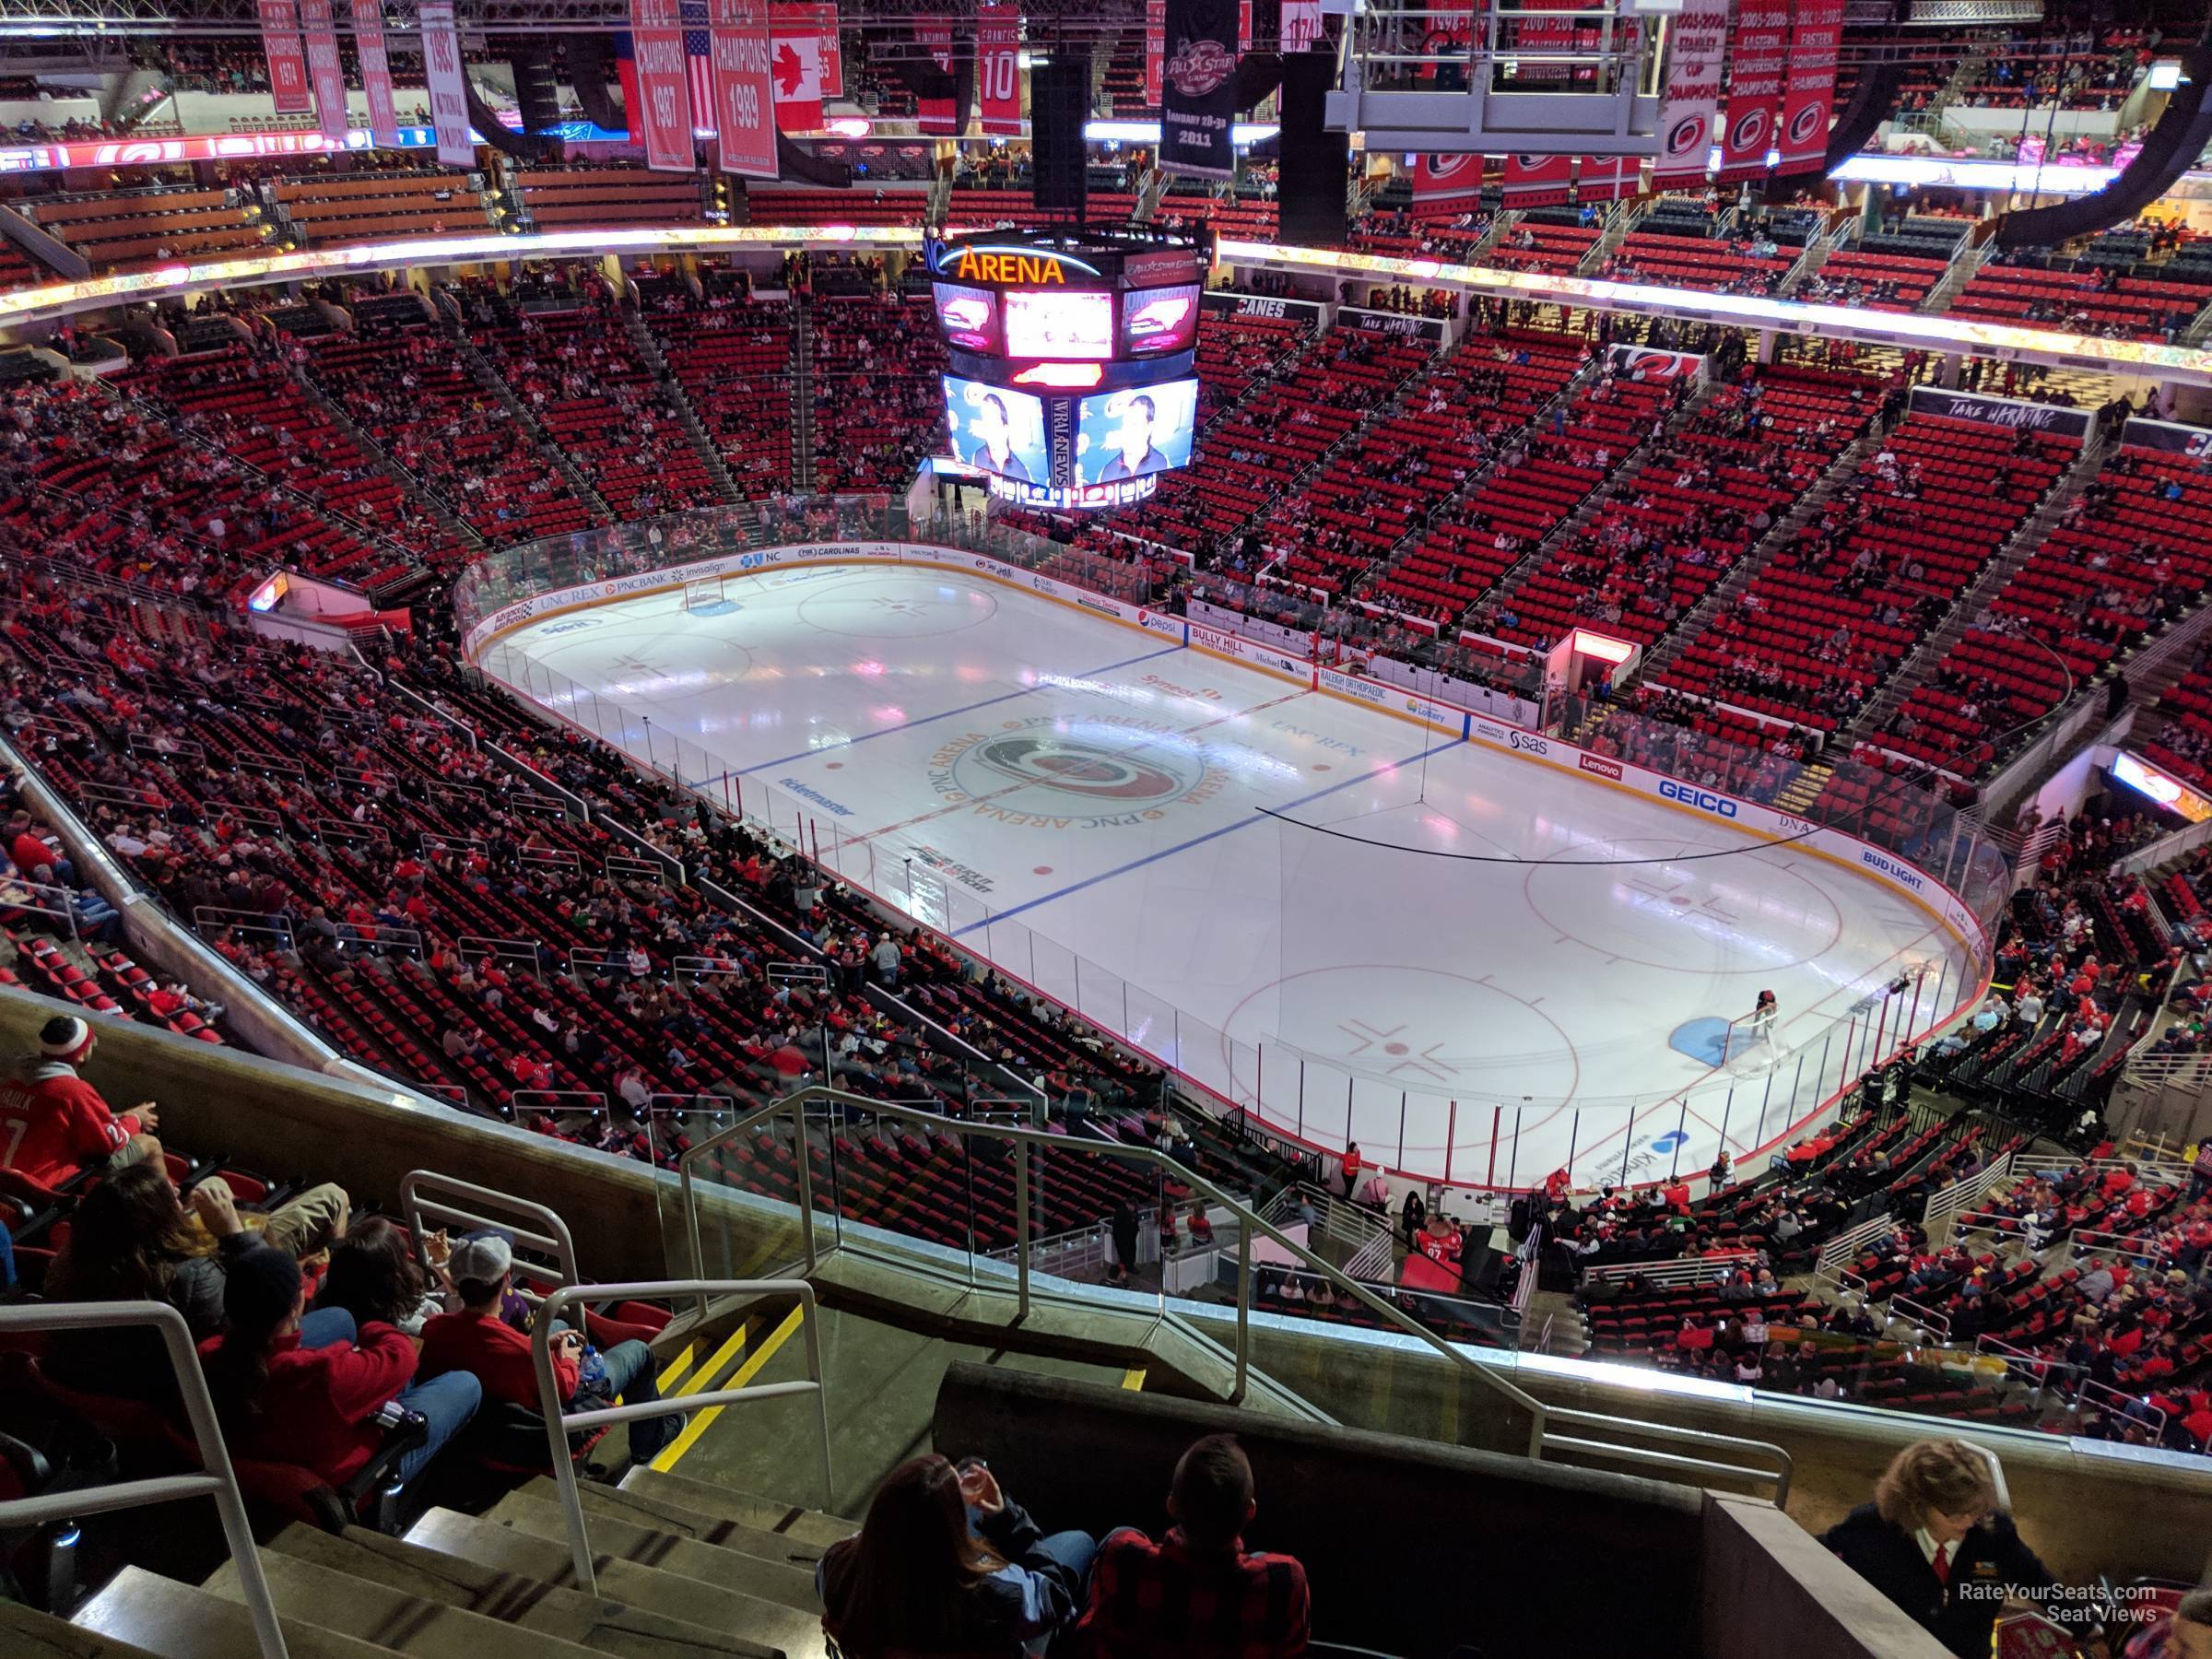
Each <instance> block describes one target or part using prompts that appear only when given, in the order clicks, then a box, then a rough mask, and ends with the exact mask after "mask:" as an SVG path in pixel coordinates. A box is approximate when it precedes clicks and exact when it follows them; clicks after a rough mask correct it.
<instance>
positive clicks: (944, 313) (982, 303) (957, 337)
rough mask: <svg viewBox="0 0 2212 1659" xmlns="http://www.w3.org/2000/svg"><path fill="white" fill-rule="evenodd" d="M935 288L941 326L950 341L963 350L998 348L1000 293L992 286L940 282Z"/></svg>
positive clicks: (939, 324)
mask: <svg viewBox="0 0 2212 1659" xmlns="http://www.w3.org/2000/svg"><path fill="white" fill-rule="evenodd" d="M932 286H933V287H934V288H935V290H936V291H935V300H936V305H937V327H938V329H939V331H940V332H942V333H943V335H945V339H946V342H947V344H948V345H953V346H958V347H959V348H960V349H961V350H963V351H988V352H993V353H995V352H996V351H997V350H998V296H997V295H996V294H994V293H993V292H992V291H991V290H990V289H989V288H967V287H963V286H962V285H961V284H959V283H957V282H939V283H935V284H933V285H932Z"/></svg>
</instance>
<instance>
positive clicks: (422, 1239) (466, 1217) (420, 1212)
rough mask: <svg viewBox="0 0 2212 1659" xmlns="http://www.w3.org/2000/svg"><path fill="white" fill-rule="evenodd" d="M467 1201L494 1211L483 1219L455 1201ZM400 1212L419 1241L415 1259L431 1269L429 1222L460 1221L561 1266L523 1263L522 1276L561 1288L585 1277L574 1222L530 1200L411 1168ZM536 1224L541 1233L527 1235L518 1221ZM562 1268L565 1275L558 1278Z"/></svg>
mask: <svg viewBox="0 0 2212 1659" xmlns="http://www.w3.org/2000/svg"><path fill="white" fill-rule="evenodd" d="M454 1199H462V1200H465V1201H466V1202H468V1203H471V1204H475V1205H477V1206H479V1207H480V1208H486V1209H489V1210H491V1211H492V1212H493V1214H492V1215H489V1216H480V1215H478V1214H477V1213H476V1211H475V1210H466V1209H462V1208H459V1207H458V1206H455V1205H454V1204H453V1202H451V1201H452V1200H454ZM501 1210H505V1211H507V1212H509V1216H510V1218H509V1219H506V1220H501V1219H500V1218H499V1214H498V1212H500V1211H501ZM399 1213H400V1215H401V1216H402V1217H403V1218H405V1219H406V1227H407V1232H408V1234H409V1236H410V1237H412V1239H413V1240H414V1242H415V1256H416V1260H417V1261H418V1262H419V1263H420V1264H421V1265H423V1266H424V1267H425V1268H428V1267H429V1265H430V1259H429V1245H428V1243H427V1242H426V1240H427V1238H428V1232H427V1230H426V1229H425V1228H424V1226H423V1222H424V1221H425V1220H426V1219H428V1220H436V1221H458V1222H460V1223H461V1224H462V1225H463V1226H464V1227H468V1228H479V1229H482V1228H488V1229H492V1230H497V1231H499V1232H502V1233H505V1234H506V1235H507V1237H508V1239H509V1241H511V1242H512V1243H515V1244H520V1245H522V1246H523V1247H524V1248H525V1249H528V1250H535V1251H536V1252H538V1253H540V1254H541V1255H548V1256H551V1257H552V1258H553V1260H554V1263H555V1268H553V1269H548V1268H545V1267H540V1266H538V1265H535V1263H532V1262H528V1261H523V1260H517V1261H516V1263H515V1264H514V1266H515V1271H516V1273H518V1274H520V1275H523V1276H524V1277H530V1278H534V1279H537V1280H540V1281H547V1282H550V1283H552V1284H554V1285H556V1286H565V1285H573V1284H574V1283H576V1281H577V1280H578V1279H580V1278H582V1277H583V1276H582V1274H581V1273H579V1272H578V1271H577V1269H576V1241H575V1240H574V1239H573V1238H571V1237H570V1235H569V1224H568V1223H567V1222H566V1221H563V1220H562V1219H561V1218H560V1217H559V1214H557V1213H556V1212H555V1211H553V1210H550V1209H548V1208H547V1207H546V1206H544V1205H542V1204H534V1203H532V1202H531V1201H530V1200H529V1199H527V1198H517V1197H515V1196H514V1195H513V1194H511V1193H502V1192H499V1191H497V1190H495V1189H494V1188H491V1187H485V1186H477V1185H476V1184H475V1183H474V1182H466V1181H459V1180H456V1179H455V1178H454V1177H453V1176H451V1175H441V1174H439V1173H438V1171H435V1170H410V1171H407V1172H406V1174H405V1175H403V1176H401V1177H400V1178H399ZM517 1217H519V1218H522V1219H524V1220H525V1221H528V1222H531V1223H533V1224H535V1225H536V1226H538V1227H539V1228H541V1229H542V1230H541V1231H538V1232H525V1231H524V1230H523V1229H521V1228H519V1227H517V1226H516V1225H515V1224H514V1219H513V1218H517ZM556 1270H558V1273H559V1277H558V1278H556V1277H554V1274H555V1271H556Z"/></svg>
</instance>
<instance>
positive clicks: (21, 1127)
mask: <svg viewBox="0 0 2212 1659" xmlns="http://www.w3.org/2000/svg"><path fill="white" fill-rule="evenodd" d="M96 1041H97V1039H96V1037H95V1036H94V1034H93V1030H92V1027H91V1025H90V1024H89V1023H88V1021H86V1020H83V1019H80V1018H77V1017H76V1015H74V1014H62V1015H57V1016H56V1017H55V1018H52V1019H50V1020H48V1021H47V1022H46V1023H45V1024H44V1025H43V1026H41V1027H40V1028H39V1051H38V1053H35V1054H26V1055H25V1056H24V1057H23V1058H22V1060H21V1061H20V1062H18V1065H17V1069H16V1075H15V1077H11V1078H9V1079H8V1080H7V1081H6V1082H5V1083H0V1169H5V1170H6V1171H9V1172H10V1173H12V1174H14V1175H17V1176H18V1177H20V1178H21V1179H22V1180H24V1181H27V1182H31V1183H33V1184H34V1185H36V1186H39V1187H41V1188H52V1187H56V1186H59V1185H61V1184H62V1183H63V1182H65V1181H67V1180H68V1179H69V1177H70V1176H72V1175H74V1174H76V1171H78V1170H79V1169H80V1168H83V1167H84V1166H86V1165H88V1164H105V1165H107V1166H109V1167H110V1168H113V1169H122V1168H124V1167H125V1166H126V1165H129V1164H135V1163H139V1162H142V1161H145V1160H147V1159H159V1158H160V1156H161V1143H160V1142H159V1141H158V1140H156V1139H155V1138H154V1137H153V1135H151V1134H149V1133H147V1132H148V1131H150V1130H151V1129H153V1127H154V1126H155V1123H156V1120H157V1117H158V1113H157V1112H156V1111H155V1109H154V1103H153V1102H152V1101H151V1100H145V1101H142V1102H140V1103H139V1104H138V1105H137V1106H135V1107H133V1108H132V1109H131V1110H130V1111H129V1112H124V1114H123V1115H122V1116H120V1117H118V1116H117V1115H116V1114H115V1113H114V1112H112V1111H111V1110H110V1109H109V1107H108V1103H107V1101H106V1100H102V1099H101V1098H100V1090H99V1089H97V1088H93V1087H92V1085H91V1084H89V1083H88V1082H86V1081H85V1080H84V1078H82V1077H79V1076H78V1075H77V1072H78V1069H79V1068H80V1067H81V1066H82V1065H84V1064H85V1062H86V1061H87V1060H88V1059H90V1058H91V1056H92V1050H93V1047H94V1044H95V1042H96Z"/></svg>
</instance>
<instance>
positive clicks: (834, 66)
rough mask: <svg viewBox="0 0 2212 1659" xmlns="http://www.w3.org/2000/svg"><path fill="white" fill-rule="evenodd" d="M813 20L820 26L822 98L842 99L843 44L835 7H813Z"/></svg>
mask: <svg viewBox="0 0 2212 1659" xmlns="http://www.w3.org/2000/svg"><path fill="white" fill-rule="evenodd" d="M814 15H815V18H816V20H817V21H818V22H819V23H820V24H821V26H822V96H823V97H824V98H842V97H843V96H844V95H845V42H844V37H843V36H842V35H841V34H839V32H838V27H837V7H836V6H816V7H814Z"/></svg>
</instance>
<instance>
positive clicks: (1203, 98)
mask: <svg viewBox="0 0 2212 1659" xmlns="http://www.w3.org/2000/svg"><path fill="white" fill-rule="evenodd" d="M1167 50H1168V56H1167V62H1166V64H1165V65H1164V66H1163V69H1162V79H1163V80H1165V82H1166V83H1167V84H1166V86H1165V88H1163V89H1162V93H1161V109H1160V123H1159V130H1160V145H1159V164H1160V166H1161V168H1162V169H1163V170H1165V171H1168V172H1171V173H1180V174H1182V176H1183V177H1185V178H1193V179H1227V178H1231V177H1233V176H1235V173H1236V151H1235V150H1234V149H1233V148H1232V147H1231V141H1230V128H1231V126H1232V125H1233V124H1234V123H1235V121H1236V114H1237V0H1168V21H1167Z"/></svg>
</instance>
